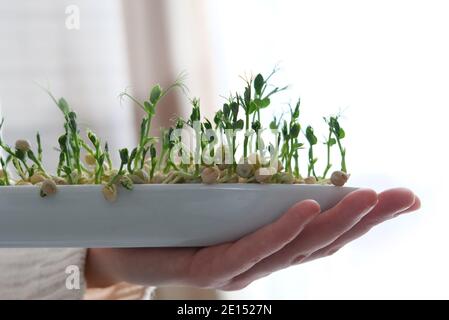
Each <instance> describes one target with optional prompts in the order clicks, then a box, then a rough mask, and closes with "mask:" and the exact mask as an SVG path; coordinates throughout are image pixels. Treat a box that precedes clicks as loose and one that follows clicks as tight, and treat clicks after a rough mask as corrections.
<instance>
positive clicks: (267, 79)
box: [0, 69, 350, 202]
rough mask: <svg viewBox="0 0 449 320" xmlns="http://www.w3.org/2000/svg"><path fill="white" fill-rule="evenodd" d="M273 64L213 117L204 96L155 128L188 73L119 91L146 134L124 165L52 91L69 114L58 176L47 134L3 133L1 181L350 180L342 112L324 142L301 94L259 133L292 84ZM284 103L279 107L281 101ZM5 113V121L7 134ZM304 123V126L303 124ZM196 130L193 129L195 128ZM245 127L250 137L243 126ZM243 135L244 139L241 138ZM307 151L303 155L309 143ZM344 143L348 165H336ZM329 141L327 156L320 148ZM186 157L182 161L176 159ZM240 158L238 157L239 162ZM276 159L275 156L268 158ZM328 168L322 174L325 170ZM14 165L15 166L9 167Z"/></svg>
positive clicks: (126, 184) (46, 190) (108, 186)
mask: <svg viewBox="0 0 449 320" xmlns="http://www.w3.org/2000/svg"><path fill="white" fill-rule="evenodd" d="M276 72H277V69H274V70H273V71H272V72H271V73H269V74H268V75H267V76H264V75H262V74H261V73H258V74H257V75H256V76H255V77H253V76H250V77H246V78H245V79H244V87H243V89H242V90H241V91H238V90H237V91H236V92H235V93H232V94H230V95H229V96H228V97H227V98H225V102H224V103H223V105H222V107H221V108H220V109H219V110H218V111H217V112H216V113H215V114H214V115H213V118H211V120H209V119H207V118H203V115H202V110H201V103H200V99H199V98H193V99H190V100H189V101H190V104H191V108H192V109H191V112H190V115H189V117H188V118H187V119H183V118H181V117H178V118H176V119H175V120H174V121H173V125H172V126H171V127H169V128H161V130H160V132H159V135H157V134H155V135H152V134H154V132H155V130H153V128H152V121H153V119H154V116H155V115H156V113H157V111H158V109H159V108H160V107H159V104H160V102H161V100H162V99H163V98H164V97H165V96H166V95H167V94H169V92H171V91H172V90H173V89H175V88H178V89H181V91H182V92H183V93H184V95H186V94H187V92H188V90H187V87H186V86H185V85H184V82H183V80H184V75H181V76H180V77H178V78H177V79H176V80H175V82H174V83H173V84H171V85H169V86H168V87H166V88H163V87H162V86H161V85H159V84H156V85H154V86H152V87H151V88H150V90H149V92H148V96H147V98H146V99H145V100H143V101H140V100H139V99H137V98H136V97H134V96H133V95H131V94H130V93H128V92H127V91H126V90H125V91H124V92H122V93H121V94H120V95H119V97H120V101H122V100H123V99H125V98H127V99H129V100H131V102H133V103H134V104H135V105H137V106H138V107H139V108H140V109H142V110H143V112H144V115H143V117H142V119H141V121H140V128H139V136H138V141H136V145H135V146H134V147H132V148H129V149H128V148H121V149H119V150H118V154H119V156H120V165H119V168H118V169H115V168H114V165H113V162H112V160H111V152H112V151H111V150H110V148H109V144H108V142H102V141H101V139H100V137H98V136H97V135H96V134H95V133H94V132H93V131H92V130H85V131H83V132H82V131H81V129H80V127H79V125H78V116H77V113H76V112H75V111H74V109H72V107H71V106H70V104H69V103H68V102H67V100H66V99H65V98H62V97H61V98H59V99H56V98H55V96H54V95H53V94H52V93H51V92H50V91H49V90H48V89H45V88H44V90H45V91H46V92H47V94H48V95H49V97H50V98H51V100H52V101H53V102H54V104H55V105H56V106H57V108H58V109H59V111H60V112H61V113H62V116H63V120H64V122H63V126H62V128H63V132H62V133H61V135H60V136H59V137H58V139H57V141H56V148H55V149H56V150H57V151H58V152H59V156H58V164H57V167H56V170H55V171H56V172H55V174H54V175H52V174H50V173H49V172H47V171H46V170H45V168H44V165H43V153H44V152H43V148H42V141H41V135H40V133H39V132H38V133H37V134H36V136H35V142H36V148H35V149H33V146H32V145H31V143H30V142H29V141H28V140H26V139H19V140H17V141H16V142H15V144H14V145H13V146H12V147H11V146H10V145H8V144H7V143H6V142H5V141H4V140H3V138H2V136H1V134H0V148H1V149H3V151H4V152H5V156H4V157H3V156H2V157H0V165H1V168H0V186H9V185H39V186H40V187H41V188H40V193H41V195H42V196H47V195H51V194H55V193H56V191H57V186H58V185H63V184H69V185H71V184H72V185H73V184H95V185H102V186H103V189H102V190H103V195H104V197H105V199H106V200H108V201H111V202H113V201H116V200H117V196H118V192H119V188H124V189H128V190H132V189H133V188H134V185H135V184H150V183H153V184H154V183H157V184H160V183H164V184H165V183H171V184H172V183H199V182H202V183H206V184H212V183H260V184H267V183H282V184H292V183H306V184H333V185H335V186H343V185H344V184H345V183H346V182H347V180H348V179H349V176H350V175H349V174H348V173H347V167H346V148H345V147H344V146H343V144H342V140H343V139H344V138H345V136H346V133H345V131H344V130H343V128H342V127H341V124H340V121H339V120H340V116H339V115H338V116H330V117H325V118H324V121H325V123H326V125H327V133H326V136H325V138H324V141H323V142H322V143H320V144H319V143H318V138H317V136H316V134H315V130H314V128H313V127H312V126H310V125H304V124H303V123H302V121H301V119H302V117H300V115H301V110H302V106H301V100H300V99H298V100H296V103H295V104H294V105H293V106H290V107H289V110H288V112H286V113H283V115H282V116H281V117H274V118H273V119H272V121H271V122H270V123H269V124H268V126H267V129H270V130H272V131H273V132H274V133H275V135H274V140H273V141H271V142H269V143H267V142H266V141H264V140H263V139H261V138H260V135H261V133H262V132H264V130H265V123H264V119H265V118H264V117H263V116H262V114H263V112H264V111H265V110H267V109H268V108H269V107H271V106H274V105H276V104H277V103H276V102H275V101H276V100H275V99H274V96H275V95H277V94H279V93H281V92H284V91H285V90H286V89H287V86H275V85H273V84H272V83H271V82H272V78H273V76H274V74H275V73H276ZM275 108H278V109H280V106H275ZM3 124H4V120H3V119H2V121H1V123H0V133H1V130H2V128H3ZM303 128H305V130H303ZM185 129H189V130H190V131H192V134H193V135H194V140H193V141H194V147H193V148H189V147H188V146H187V145H186V143H187V142H186V141H184V138H183V137H182V135H177V133H178V131H179V130H185ZM192 129H193V130H192ZM240 132H243V141H241V139H240V137H239V135H238V133H240ZM242 142H243V143H242ZM306 143H307V151H304V152H307V156H302V155H301V153H302V152H303V151H302V150H303V149H305V148H306V146H305V144H306ZM335 145H336V146H337V147H338V150H339V153H340V159H341V171H334V172H333V173H332V174H331V175H330V178H327V177H328V176H329V173H330V170H331V169H332V163H331V160H334V161H335V159H334V157H335V155H333V153H332V147H333V146H335ZM320 148H323V149H325V150H323V151H324V152H325V155H326V157H325V159H323V163H321V161H319V160H318V157H317V155H318V154H319V152H320V151H321V150H320ZM179 159H181V162H180V163H179V162H178V161H177V160H179ZM237 159H239V161H237ZM267 159H269V160H270V161H266V160H267ZM306 161H307V171H306V173H307V175H304V178H303V175H302V174H301V173H302V172H301V167H302V163H303V162H306ZM321 166H322V170H323V174H322V175H321V176H319V175H318V174H317V172H318V170H321ZM10 167H12V168H13V170H11V171H10Z"/></svg>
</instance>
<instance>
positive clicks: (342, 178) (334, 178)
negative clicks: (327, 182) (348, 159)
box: [331, 171, 349, 187]
mask: <svg viewBox="0 0 449 320" xmlns="http://www.w3.org/2000/svg"><path fill="white" fill-rule="evenodd" d="M348 179H349V174H347V173H346V172H343V171H335V172H334V173H332V175H331V182H332V184H333V185H334V186H338V187H341V186H344V185H345V184H346V182H347V181H348Z"/></svg>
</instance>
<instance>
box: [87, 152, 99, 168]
mask: <svg viewBox="0 0 449 320" xmlns="http://www.w3.org/2000/svg"><path fill="white" fill-rule="evenodd" d="M84 161H85V162H86V163H87V164H88V165H89V166H94V165H95V164H96V163H97V160H96V159H95V157H94V156H93V155H91V154H90V153H88V154H86V155H85V156H84Z"/></svg>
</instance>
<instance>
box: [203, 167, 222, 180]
mask: <svg viewBox="0 0 449 320" xmlns="http://www.w3.org/2000/svg"><path fill="white" fill-rule="evenodd" d="M219 176H220V170H219V169H218V168H217V167H206V168H204V169H203V171H201V181H202V182H203V183H205V184H213V183H217V180H218V177H219Z"/></svg>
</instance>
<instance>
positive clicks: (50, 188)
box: [40, 179, 58, 197]
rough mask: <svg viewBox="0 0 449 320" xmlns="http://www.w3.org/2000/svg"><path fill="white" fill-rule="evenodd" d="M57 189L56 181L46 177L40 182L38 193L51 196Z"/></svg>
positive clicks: (42, 195)
mask: <svg viewBox="0 0 449 320" xmlns="http://www.w3.org/2000/svg"><path fill="white" fill-rule="evenodd" d="M57 191H58V187H57V186H56V183H55V182H54V181H53V180H51V179H46V180H44V181H43V182H42V185H41V191H40V195H41V197H46V196H51V195H53V194H55V193H56V192H57Z"/></svg>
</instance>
